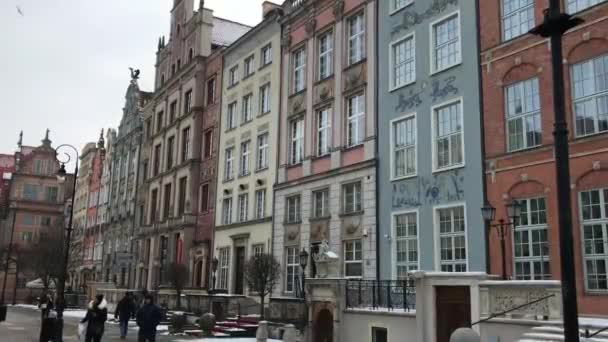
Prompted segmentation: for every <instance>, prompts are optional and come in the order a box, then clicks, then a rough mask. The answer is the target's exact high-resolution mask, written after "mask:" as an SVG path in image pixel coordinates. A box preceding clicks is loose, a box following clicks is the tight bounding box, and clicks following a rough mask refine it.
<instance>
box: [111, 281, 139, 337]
mask: <svg viewBox="0 0 608 342" xmlns="http://www.w3.org/2000/svg"><path fill="white" fill-rule="evenodd" d="M132 317H135V301H134V300H133V295H132V293H131V292H127V293H126V294H125V296H124V297H123V298H122V299H121V300H120V302H118V305H116V311H115V312H114V318H118V320H119V325H120V339H121V340H124V339H125V338H126V337H127V331H128V329H129V319H131V318H132Z"/></svg>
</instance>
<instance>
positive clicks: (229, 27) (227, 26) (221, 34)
mask: <svg viewBox="0 0 608 342" xmlns="http://www.w3.org/2000/svg"><path fill="white" fill-rule="evenodd" d="M250 29H251V26H247V25H244V24H241V23H237V22H234V21H230V20H227V19H223V18H218V17H213V32H212V34H211V42H212V43H213V44H215V45H221V46H228V45H230V44H232V43H234V41H236V40H237V39H239V38H240V37H241V36H242V35H244V34H245V33H247V31H249V30H250Z"/></svg>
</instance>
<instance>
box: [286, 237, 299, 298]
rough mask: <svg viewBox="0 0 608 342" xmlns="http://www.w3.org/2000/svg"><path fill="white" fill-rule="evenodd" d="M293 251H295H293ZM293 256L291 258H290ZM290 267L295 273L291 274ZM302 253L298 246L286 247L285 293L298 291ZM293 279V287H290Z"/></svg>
mask: <svg viewBox="0 0 608 342" xmlns="http://www.w3.org/2000/svg"><path fill="white" fill-rule="evenodd" d="M292 252H293V253H292ZM290 258H291V259H290ZM290 269H291V271H292V272H293V273H291V274H290ZM299 270H300V254H299V247H298V246H286V247H285V284H284V285H285V291H284V292H285V293H295V292H296V288H297V286H296V280H298V281H300V277H299V276H300V273H299ZM289 280H291V289H290V288H289V284H290V283H289Z"/></svg>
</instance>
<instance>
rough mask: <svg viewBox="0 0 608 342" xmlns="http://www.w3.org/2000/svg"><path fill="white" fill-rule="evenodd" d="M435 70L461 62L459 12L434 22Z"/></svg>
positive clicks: (433, 59) (433, 52)
mask: <svg viewBox="0 0 608 342" xmlns="http://www.w3.org/2000/svg"><path fill="white" fill-rule="evenodd" d="M432 32H433V45H432V46H433V51H432V54H433V58H432V61H433V68H432V71H433V72H438V71H441V70H445V69H447V68H449V67H452V66H454V65H456V64H459V63H460V62H461V53H460V16H459V14H458V13H456V14H454V15H452V16H450V17H448V18H446V19H443V20H441V21H439V22H437V23H434V24H432Z"/></svg>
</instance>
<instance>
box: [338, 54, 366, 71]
mask: <svg viewBox="0 0 608 342" xmlns="http://www.w3.org/2000/svg"><path fill="white" fill-rule="evenodd" d="M366 62H367V57H362V58H361V59H360V60H358V61H356V62H353V63H351V64H349V65H347V66H346V67H344V68H342V71H348V70H350V69H353V68H355V67H357V66H359V65H361V64H365V63H366Z"/></svg>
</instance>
